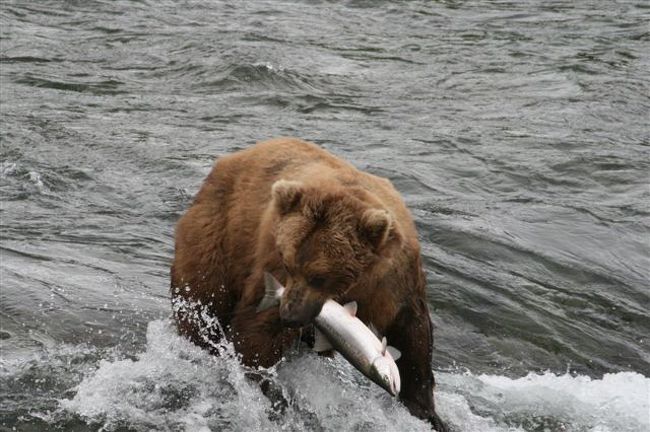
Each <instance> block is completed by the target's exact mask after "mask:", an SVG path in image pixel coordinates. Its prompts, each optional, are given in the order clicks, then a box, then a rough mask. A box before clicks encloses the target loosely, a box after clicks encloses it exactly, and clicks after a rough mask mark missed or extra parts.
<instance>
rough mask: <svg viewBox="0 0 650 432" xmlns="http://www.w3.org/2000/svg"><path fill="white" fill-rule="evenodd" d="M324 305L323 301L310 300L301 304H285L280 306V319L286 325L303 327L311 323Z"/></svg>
mask: <svg viewBox="0 0 650 432" xmlns="http://www.w3.org/2000/svg"><path fill="white" fill-rule="evenodd" d="M322 307H323V303H322V302H309V303H306V304H301V305H299V306H293V305H291V304H283V305H281V306H280V319H281V320H282V324H283V325H284V326H286V327H302V326H305V325H307V324H309V323H311V322H312V321H313V320H314V318H316V315H318V314H319V313H320V310H321V308H322Z"/></svg>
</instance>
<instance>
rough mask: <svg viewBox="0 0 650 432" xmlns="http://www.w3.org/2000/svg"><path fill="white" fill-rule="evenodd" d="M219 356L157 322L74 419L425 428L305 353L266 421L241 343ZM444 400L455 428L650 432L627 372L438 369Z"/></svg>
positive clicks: (643, 386)
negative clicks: (239, 352) (281, 403)
mask: <svg viewBox="0 0 650 432" xmlns="http://www.w3.org/2000/svg"><path fill="white" fill-rule="evenodd" d="M221 351H222V353H223V355H222V356H220V357H214V356H212V355H210V354H208V353H207V352H206V351H204V350H202V349H200V348H198V347H196V346H194V345H193V344H192V343H190V342H188V341H186V340H185V339H184V338H182V337H179V336H178V335H177V334H176V331H175V329H174V328H173V326H172V325H171V324H170V323H169V322H168V321H153V322H151V323H150V324H149V327H148V330H147V347H146V350H145V351H144V352H143V353H142V354H140V355H139V356H138V357H137V358H136V359H134V360H102V361H101V362H100V364H99V367H98V368H97V369H96V370H94V371H93V372H92V373H89V374H88V376H87V377H86V378H85V379H84V380H83V381H82V382H81V384H79V386H78V387H77V389H76V394H75V396H74V397H73V398H72V399H70V400H68V399H66V400H62V401H61V407H62V408H63V409H64V410H65V411H67V412H73V413H76V414H78V415H81V416H82V417H83V418H85V419H86V420H87V421H90V422H93V423H100V424H102V425H103V426H104V427H105V428H106V429H107V430H111V429H113V428H115V427H117V426H118V425H127V426H128V427H130V428H133V429H136V430H140V429H144V430H149V429H154V430H186V431H208V430H220V431H221V430H233V431H236V430H237V431H239V430H246V431H284V430H314V429H322V430H325V431H339V430H387V431H392V430H408V431H430V428H429V426H428V425H427V424H425V423H424V422H422V421H420V420H418V419H415V418H414V417H412V416H410V415H409V414H408V412H407V411H406V409H405V408H404V407H403V406H402V405H401V404H399V403H398V402H397V401H396V400H395V399H393V398H391V397H390V396H389V395H388V394H387V393H386V392H384V391H383V390H381V389H380V388H379V387H377V386H376V385H374V384H372V383H370V382H369V381H368V380H367V379H365V378H364V377H363V376H362V375H361V374H360V373H359V372H357V371H356V370H354V369H353V368H352V367H351V366H350V365H349V364H348V363H347V362H345V361H344V360H342V359H341V358H340V356H337V357H336V358H334V359H329V358H322V357H318V356H316V355H314V354H312V353H309V352H302V353H300V354H299V355H296V356H292V355H290V358H289V359H287V360H285V361H283V362H281V363H280V364H279V365H278V366H277V367H275V368H272V369H270V370H268V371H266V372H265V375H266V376H267V378H268V379H269V380H271V381H273V382H274V383H275V385H277V386H278V387H280V388H281V391H282V393H283V394H284V395H285V397H287V398H288V399H289V400H290V401H291V405H290V406H289V408H288V409H287V410H286V412H285V413H284V414H283V415H276V416H275V417H276V418H275V419H274V420H271V419H270V418H269V414H270V413H271V402H270V401H269V399H267V398H266V397H265V396H264V395H263V394H262V392H261V391H260V389H259V387H258V386H257V385H256V384H254V383H252V382H251V381H249V380H247V379H246V378H245V374H246V372H248V371H249V370H248V369H246V368H244V367H242V366H241V365H240V363H239V361H238V359H237V356H236V355H235V354H234V352H233V349H232V346H230V345H224V346H223V347H222V349H221ZM436 378H437V382H438V390H437V392H436V403H437V406H438V410H439V413H440V415H441V417H442V418H443V419H446V420H447V421H448V422H449V423H450V425H451V426H452V427H453V428H454V430H461V431H469V432H471V431H481V432H503V431H511V432H514V431H546V430H548V431H567V432H570V431H575V432H577V431H580V432H588V431H590V432H615V431H616V432H619V431H621V432H632V431H634V432H640V431H646V430H650V419H649V417H648V412H649V410H650V402H649V400H648V399H649V398H650V379H649V378H646V377H644V376H642V375H640V374H637V373H630V372H621V373H617V374H608V375H605V376H604V377H603V378H602V379H591V378H589V377H585V376H571V375H560V376H557V375H554V374H552V373H545V374H529V375H527V376H526V377H523V378H517V379H511V378H507V377H504V376H496V375H473V374H471V373H469V372H468V373H449V372H438V373H437V374H436Z"/></svg>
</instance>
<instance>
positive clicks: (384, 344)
mask: <svg viewBox="0 0 650 432" xmlns="http://www.w3.org/2000/svg"><path fill="white" fill-rule="evenodd" d="M386 347H388V341H387V340H386V336H384V337H383V338H381V355H384V354H386Z"/></svg>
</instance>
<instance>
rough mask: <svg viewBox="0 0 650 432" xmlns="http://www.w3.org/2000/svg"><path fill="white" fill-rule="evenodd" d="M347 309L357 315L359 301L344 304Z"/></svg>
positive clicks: (351, 313)
mask: <svg viewBox="0 0 650 432" xmlns="http://www.w3.org/2000/svg"><path fill="white" fill-rule="evenodd" d="M343 307H344V308H345V310H346V311H348V312H350V315H352V316H357V302H355V301H351V302H350V303H346V304H344V305H343Z"/></svg>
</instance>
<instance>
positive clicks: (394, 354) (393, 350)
mask: <svg viewBox="0 0 650 432" xmlns="http://www.w3.org/2000/svg"><path fill="white" fill-rule="evenodd" d="M386 351H388V353H389V354H390V356H391V357H392V358H393V360H394V361H397V360H398V359H399V358H400V357H402V353H401V351H400V350H398V349H397V348H395V347H394V346H390V345H388V346H387V347H386Z"/></svg>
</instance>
